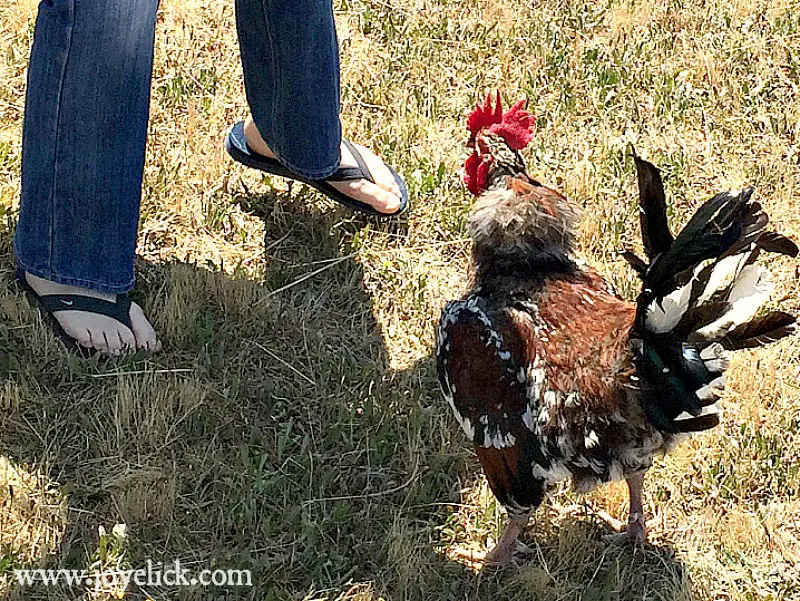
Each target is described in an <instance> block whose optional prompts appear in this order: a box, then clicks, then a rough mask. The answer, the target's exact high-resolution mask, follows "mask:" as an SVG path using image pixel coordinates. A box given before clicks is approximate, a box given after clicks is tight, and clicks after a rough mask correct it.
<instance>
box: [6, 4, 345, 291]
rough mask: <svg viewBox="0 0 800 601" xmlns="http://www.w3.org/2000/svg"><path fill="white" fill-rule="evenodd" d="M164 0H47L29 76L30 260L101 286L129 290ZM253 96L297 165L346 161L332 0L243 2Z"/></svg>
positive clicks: (21, 253)
mask: <svg viewBox="0 0 800 601" xmlns="http://www.w3.org/2000/svg"><path fill="white" fill-rule="evenodd" d="M157 9H158V0H44V1H43V2H42V3H41V4H40V6H39V13H38V16H37V19H36V29H35V31H34V40H33V49H32V52H31V61H30V67H29V71H28V89H27V98H26V105H25V121H24V126H23V142H22V200H21V207H20V216H19V223H18V225H17V229H16V234H15V238H14V250H15V254H16V256H17V262H18V264H19V266H20V267H22V268H23V269H25V270H26V271H28V272H29V273H32V274H34V275H37V276H39V277H43V278H45V279H48V280H52V281H55V282H58V283H62V284H70V285H74V286H81V287H85V288H91V289H94V290H98V291H102V292H114V293H118V292H125V291H127V290H130V288H131V287H132V286H133V258H134V252H135V248H136V235H137V229H138V221H139V202H140V198H141V186H142V172H143V167H144V156H145V143H146V135H147V120H148V115H149V109H150V107H149V98H150V79H151V74H152V67H153V44H154V34H155V25H156V11H157ZM236 17H237V18H236V23H237V31H238V35H239V45H240V49H241V56H242V64H243V67H244V82H245V89H246V92H247V101H248V104H249V105H250V110H251V113H252V115H253V119H254V120H255V123H256V126H257V127H258V130H259V132H261V134H262V135H263V136H264V138H265V140H266V142H267V144H268V145H269V146H270V148H271V149H272V150H273V151H274V152H275V154H276V156H277V157H278V158H279V159H280V160H281V161H282V162H283V163H284V164H285V165H286V166H288V167H289V168H290V169H292V170H293V171H295V172H297V173H299V174H302V175H305V176H307V177H310V178H314V179H322V178H324V177H326V176H328V175H330V174H331V173H333V172H334V171H335V170H336V169H337V167H338V165H339V145H340V143H341V126H340V121H339V54H338V46H337V40H336V29H335V25H334V20H333V7H332V1H331V0H236Z"/></svg>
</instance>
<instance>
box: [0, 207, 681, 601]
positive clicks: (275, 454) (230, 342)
mask: <svg viewBox="0 0 800 601" xmlns="http://www.w3.org/2000/svg"><path fill="white" fill-rule="evenodd" d="M236 200H237V201H238V202H240V203H241V204H242V206H244V207H245V208H246V209H247V210H249V211H251V212H253V213H255V214H257V215H259V216H260V217H261V218H262V219H263V220H264V224H265V247H266V248H267V257H266V258H265V265H264V276H263V282H254V281H251V280H250V279H248V278H247V277H245V275H244V274H239V273H234V274H233V275H230V274H226V273H222V272H220V271H216V270H213V269H212V270H209V269H206V268H203V267H200V266H197V265H188V264H182V263H170V264H166V265H156V264H152V263H147V262H140V263H139V264H138V266H137V272H138V282H139V283H138V285H137V290H136V292H135V293H134V298H135V300H138V301H139V302H140V303H141V304H142V305H143V306H144V307H145V308H146V310H147V312H148V314H149V315H150V316H151V317H152V318H153V320H154V323H155V325H156V328H157V329H158V331H159V332H160V333H161V336H162V339H163V342H164V347H165V348H164V351H163V352H162V353H160V354H158V355H156V356H153V357H144V356H134V357H130V358H126V359H122V360H108V359H102V358H100V357H96V358H93V359H89V360H84V359H78V358H76V357H75V356H72V355H70V354H67V353H65V352H64V351H63V348H62V347H61V346H60V345H59V343H58V342H56V341H55V340H54V339H53V338H52V337H51V336H50V335H49V334H48V332H47V331H46V329H45V328H44V327H43V326H42V323H41V319H40V318H39V317H38V316H37V315H36V313H35V312H34V311H31V310H30V308H29V305H28V302H27V300H26V299H25V298H24V297H23V296H22V295H20V294H18V292H17V291H16V289H15V285H14V284H13V282H12V272H13V266H12V258H11V256H10V250H9V248H10V234H9V233H8V232H6V233H4V234H2V236H0V256H1V258H0V270H2V275H3V277H2V281H1V282H0V314H2V316H3V321H2V323H1V324H0V352H1V353H2V355H0V377H1V378H2V380H0V381H2V382H3V383H4V384H0V412H1V413H0V415H1V416H2V427H0V456H2V457H5V458H7V460H10V464H11V465H14V466H16V467H15V470H16V472H15V473H25V474H27V476H26V477H25V478H26V479H25V478H24V480H25V482H26V483H27V484H25V486H27V488H25V486H23V485H22V484H20V482H21V480H20V478H19V477H17V479H16V480H14V481H13V482H12V481H11V480H9V478H6V481H3V482H0V483H2V484H4V485H5V486H7V487H8V492H5V490H4V491H3V492H0V512H2V516H3V517H2V518H0V577H4V578H5V579H6V583H5V584H0V599H6V600H9V601H10V600H12V599H26V600H28V599H30V600H36V599H59V600H60V599H74V598H76V596H78V595H88V594H89V593H90V592H91V589H89V588H87V587H85V586H82V587H74V588H68V587H64V586H52V587H44V586H41V585H35V586H31V587H25V588H22V587H19V586H17V585H16V584H14V583H13V582H12V580H11V577H12V570H13V569H14V568H18V567H40V566H44V567H48V568H70V569H87V568H88V567H89V566H90V565H91V566H94V567H96V566H101V567H103V568H105V569H130V568H140V567H144V566H145V565H146V562H147V561H148V560H151V561H153V562H156V563H157V562H165V563H168V564H170V563H174V561H175V560H176V559H179V560H180V561H181V562H182V564H183V565H184V566H185V567H188V568H189V569H190V570H192V571H199V570H202V569H223V570H227V569H236V570H251V572H252V581H253V586H252V587H242V588H237V587H210V588H203V587H182V588H169V587H166V588H165V587H163V586H143V587H137V586H132V587H131V588H130V589H129V593H128V596H127V597H126V598H129V599H147V598H152V599H155V600H158V599H217V598H220V599H222V598H242V599H254V600H255V599H257V600H259V601H263V600H278V599H280V600H283V599H318V598H319V599H327V598H331V599H360V600H364V601H366V600H369V599H378V598H384V599H390V600H400V599H426V600H427V599H464V598H498V599H518V598H519V599H523V598H531V597H532V596H533V597H534V598H542V599H550V598H552V599H556V598H560V599H563V598H575V599H590V598H598V599H600V598H607V597H603V596H602V595H603V594H605V592H610V591H611V590H612V589H613V590H618V589H619V588H620V584H619V583H620V582H621V581H626V582H627V580H626V578H628V576H627V575H630V582H631V583H632V584H631V588H629V589H626V590H629V591H630V593H631V595H630V598H642V597H641V595H640V594H639V593H640V592H641V590H644V589H642V588H637V586H638V585H635V583H637V582H639V581H638V580H637V577H639V576H640V575H641V574H648V575H649V576H648V578H647V582H642V586H643V587H645V588H646V587H647V586H653V582H664V583H666V584H664V586H665V587H668V586H672V587H673V588H672V589H669V590H668V589H667V588H664V589H663V591H666V592H664V595H665V596H664V598H681V597H676V596H675V595H672V596H671V597H670V596H669V595H668V594H667V593H668V592H669V591H672V592H675V591H678V590H683V589H685V588H686V587H687V586H688V585H687V581H686V578H685V575H684V574H683V571H682V569H681V568H680V565H679V564H677V563H676V562H674V560H671V559H668V557H669V552H668V550H662V551H659V550H656V551H653V552H651V553H648V554H645V556H644V565H645V568H646V569H645V570H644V571H641V570H638V569H636V568H634V567H632V566H633V565H634V562H635V561H638V560H636V559H635V558H633V559H630V558H628V557H627V556H626V555H625V552H624V551H622V550H609V549H607V547H605V546H602V545H600V544H598V542H597V538H598V537H597V536H595V534H596V533H594V532H592V533H591V535H589V534H587V533H586V532H584V531H583V530H582V529H583V528H585V524H583V525H582V524H576V525H575V528H577V534H574V535H573V534H569V528H572V526H569V527H568V528H566V529H562V531H561V532H554V531H553V532H549V533H544V537H543V538H542V539H541V540H539V541H538V542H539V549H540V552H541V558H540V559H541V566H544V567H541V566H539V567H535V568H534V567H531V568H529V569H525V570H522V571H520V572H519V573H516V574H512V575H508V574H503V575H495V576H487V575H481V576H476V575H475V574H474V573H472V572H470V571H469V570H468V569H466V568H465V567H463V566H461V565H459V564H458V563H456V562H453V561H450V560H449V559H447V558H446V557H445V556H444V555H443V554H441V553H438V552H437V551H436V549H437V548H441V547H442V543H443V541H446V540H447V539H448V537H449V533H448V528H449V525H448V524H450V523H451V522H452V520H453V510H452V509H451V508H450V506H449V505H447V504H448V503H453V504H457V503H459V501H460V496H459V490H460V489H461V486H460V484H459V483H460V481H461V480H460V476H463V475H464V474H465V473H467V472H469V471H470V470H474V463H472V459H471V453H470V452H469V451H468V450H467V451H466V452H465V449H466V447H465V445H464V444H463V441H461V438H460V437H459V436H458V433H457V432H456V433H455V436H454V438H453V440H454V441H456V443H455V444H454V443H453V442H451V439H450V436H451V433H453V428H452V423H451V420H450V416H449V415H448V412H447V409H446V407H444V405H443V404H442V403H441V402H440V400H439V396H438V391H437V389H436V384H435V366H434V363H433V361H432V360H431V359H430V358H428V359H425V360H423V361H420V362H419V363H417V364H416V365H415V366H414V367H413V368H411V369H408V370H404V371H393V370H391V369H390V368H389V366H388V364H387V352H386V349H385V348H384V343H383V339H382V336H381V332H380V331H379V327H378V325H377V323H376V321H375V319H374V317H373V314H372V311H371V301H370V298H369V296H368V295H367V294H366V292H365V290H364V287H363V282H362V280H363V273H362V269H361V266H360V265H359V263H358V262H357V261H356V260H354V259H353V258H352V257H351V254H352V250H353V247H352V245H353V241H354V239H355V238H356V237H357V233H358V231H359V227H360V226H359V224H358V222H347V221H339V220H337V219H336V218H335V215H336V213H334V214H332V215H331V214H326V213H322V212H319V211H317V210H314V209H313V208H310V207H309V205H306V204H304V203H303V202H302V201H303V197H302V194H300V195H299V198H297V197H292V198H289V197H278V198H275V197H273V196H272V195H268V196H252V195H251V196H247V197H243V198H238V199H236ZM296 200H298V202H295V201H296ZM381 227H389V228H392V227H402V225H399V226H398V225H387V226H381ZM310 274H313V275H310ZM2 386H4V388H2ZM2 478H3V475H2V473H0V481H2ZM9 516H11V518H9ZM12 523H13V524H14V531H12V530H11V526H10V524H12ZM118 523H124V524H126V525H127V528H128V534H127V538H125V539H124V540H122V541H121V542H119V545H120V549H118V553H116V554H110V553H109V552H108V551H107V547H108V541H107V540H106V539H104V540H103V542H102V544H101V543H100V540H99V538H100V537H99V534H98V532H99V528H100V527H104V528H105V529H106V530H107V531H109V532H110V531H111V528H112V527H113V526H114V524H118ZM3 525H5V531H3V530H2V527H3ZM565 533H566V534H565ZM45 534H46V535H47V536H46V537H44V535H45ZM536 536H538V535H536ZM565 536H566V538H564V537H565ZM43 537H44V538H43ZM537 540H538V539H537ZM42 541H45V542H46V544H42ZM565 541H566V542H565ZM565 545H566V546H565ZM93 562H94V563H93ZM640 580H641V578H640ZM0 583H2V580H0ZM3 587H4V588H3ZM581 587H582V588H581ZM615 587H616V588H615ZM659 590H661V589H659ZM559 591H560V592H559ZM591 591H599V592H598V593H597V595H596V596H595V597H592V596H591V595H592V594H593V593H592V592H591ZM637 591H638V592H637ZM556 593H558V594H556ZM687 594H688V593H687ZM581 595H583V596H581ZM97 598H103V597H102V596H101V597H97ZM621 598H623V599H624V598H626V597H625V596H623V597H621Z"/></svg>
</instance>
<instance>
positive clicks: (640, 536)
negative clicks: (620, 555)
mask: <svg viewBox="0 0 800 601" xmlns="http://www.w3.org/2000/svg"><path fill="white" fill-rule="evenodd" d="M601 517H602V518H604V519H605V520H606V521H607V522H608V523H609V524H610V525H611V527H612V528H614V530H617V532H616V533H614V534H606V535H605V536H603V540H604V541H606V542H610V543H616V544H630V543H633V544H634V545H636V546H637V547H643V546H644V545H645V543H647V529H646V528H645V520H644V516H643V515H642V514H641V513H632V514H631V516H630V517H629V518H628V523H627V524H623V523H622V522H620V521H619V520H617V519H614V518H613V517H611V516H608V515H607V514H606V516H603V515H601Z"/></svg>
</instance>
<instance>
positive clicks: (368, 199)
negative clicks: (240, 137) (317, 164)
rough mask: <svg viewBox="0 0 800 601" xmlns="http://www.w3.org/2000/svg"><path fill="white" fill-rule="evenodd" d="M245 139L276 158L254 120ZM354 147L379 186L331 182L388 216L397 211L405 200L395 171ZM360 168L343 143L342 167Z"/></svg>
mask: <svg viewBox="0 0 800 601" xmlns="http://www.w3.org/2000/svg"><path fill="white" fill-rule="evenodd" d="M244 137H245V139H246V140H247V145H248V146H250V148H252V149H253V150H255V151H256V152H257V153H259V154H262V155H264V156H267V157H270V158H275V155H274V154H273V152H272V150H270V148H269V146H267V144H266V143H265V142H264V140H263V138H262V137H261V134H259V133H258V129H257V128H256V124H255V123H254V122H253V118H252V117H248V118H247V119H246V120H245V122H244ZM354 146H356V148H358V150H359V152H360V153H361V156H362V157H364V162H365V163H366V164H367V168H368V169H369V171H370V173H372V177H373V178H374V179H375V183H374V184H373V183H372V182H370V181H367V180H356V181H352V182H330V184H331V185H332V186H333V187H334V188H336V189H337V190H339V192H342V193H343V194H346V195H347V196H349V197H351V198H353V199H354V200H358V201H359V202H364V203H367V204H368V205H370V206H371V207H372V208H374V209H375V210H376V211H379V212H381V213H386V214H391V213H394V212H396V211H397V209H398V208H399V207H400V204H401V202H402V201H401V199H400V188H399V187H398V185H397V182H396V181H395V179H394V176H392V172H391V171H389V169H387V167H386V165H385V164H384V163H383V161H382V160H381V159H380V158H378V157H377V156H376V155H375V154H374V153H372V152H371V151H369V150H367V149H366V148H364V147H363V146H360V145H358V144H354ZM357 165H358V163H356V160H355V158H353V155H352V154H350V151H349V150H348V149H347V147H346V146H345V145H344V144H342V149H341V166H342V167H356V166H357Z"/></svg>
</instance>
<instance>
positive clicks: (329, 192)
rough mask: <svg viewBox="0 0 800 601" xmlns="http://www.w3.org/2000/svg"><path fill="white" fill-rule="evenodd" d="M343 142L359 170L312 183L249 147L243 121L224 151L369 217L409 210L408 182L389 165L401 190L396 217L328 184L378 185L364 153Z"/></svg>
mask: <svg viewBox="0 0 800 601" xmlns="http://www.w3.org/2000/svg"><path fill="white" fill-rule="evenodd" d="M342 141H343V142H344V144H345V146H347V148H348V150H350V152H351V153H352V154H353V157H354V158H355V159H356V162H357V163H358V167H339V169H337V170H336V171H335V172H334V173H333V174H332V175H330V176H328V177H326V178H325V179H310V178H307V177H305V176H302V175H298V174H297V173H294V172H293V171H291V170H290V169H288V168H287V167H285V166H284V165H282V164H281V163H280V162H278V161H277V160H276V159H273V158H270V157H265V156H264V155H261V154H258V153H257V152H255V151H254V150H252V149H251V148H250V147H249V146H248V145H247V141H246V140H245V137H244V121H239V122H238V123H237V124H236V125H234V126H233V128H231V131H230V132H229V133H228V137H227V138H225V150H227V151H228V154H229V155H231V157H232V158H233V160H234V161H236V162H238V163H241V164H242V165H245V166H247V167H252V168H253V169H258V170H259V171H264V172H265V173H269V174H272V175H278V176H280V177H286V178H288V179H293V180H297V181H299V182H303V183H304V184H306V185H308V186H311V187H312V188H314V189H315V190H319V191H320V192H322V193H323V194H324V195H325V196H327V197H329V198H331V199H332V200H335V201H336V202H338V203H340V204H343V205H344V206H346V207H349V208H351V209H355V210H357V211H361V212H362V213H366V214H367V215H374V216H377V217H394V216H396V215H399V214H400V213H402V212H403V211H405V210H406V208H407V207H408V187H407V186H406V183H405V181H403V178H402V177H400V174H399V173H397V172H396V171H395V170H394V169H392V168H391V167H389V166H388V165H387V168H388V169H389V171H391V172H392V175H393V176H394V181H396V182H397V186H398V187H399V188H400V207H399V208H398V209H397V210H396V211H395V212H394V213H381V212H380V211H377V210H375V209H374V208H373V207H371V206H370V205H368V204H367V203H364V202H360V201H358V200H355V199H354V198H351V197H350V196H347V195H346V194H343V193H342V192H340V191H339V190H337V189H336V188H334V187H333V186H331V185H330V183H329V182H352V181H357V180H360V179H365V180H367V181H369V182H372V183H373V184H374V183H375V180H374V179H373V177H372V174H371V173H370V172H369V169H367V164H366V163H365V162H364V158H363V157H362V156H361V153H359V152H358V149H357V148H356V147H355V146H353V144H352V143H351V142H349V141H348V140H342Z"/></svg>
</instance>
